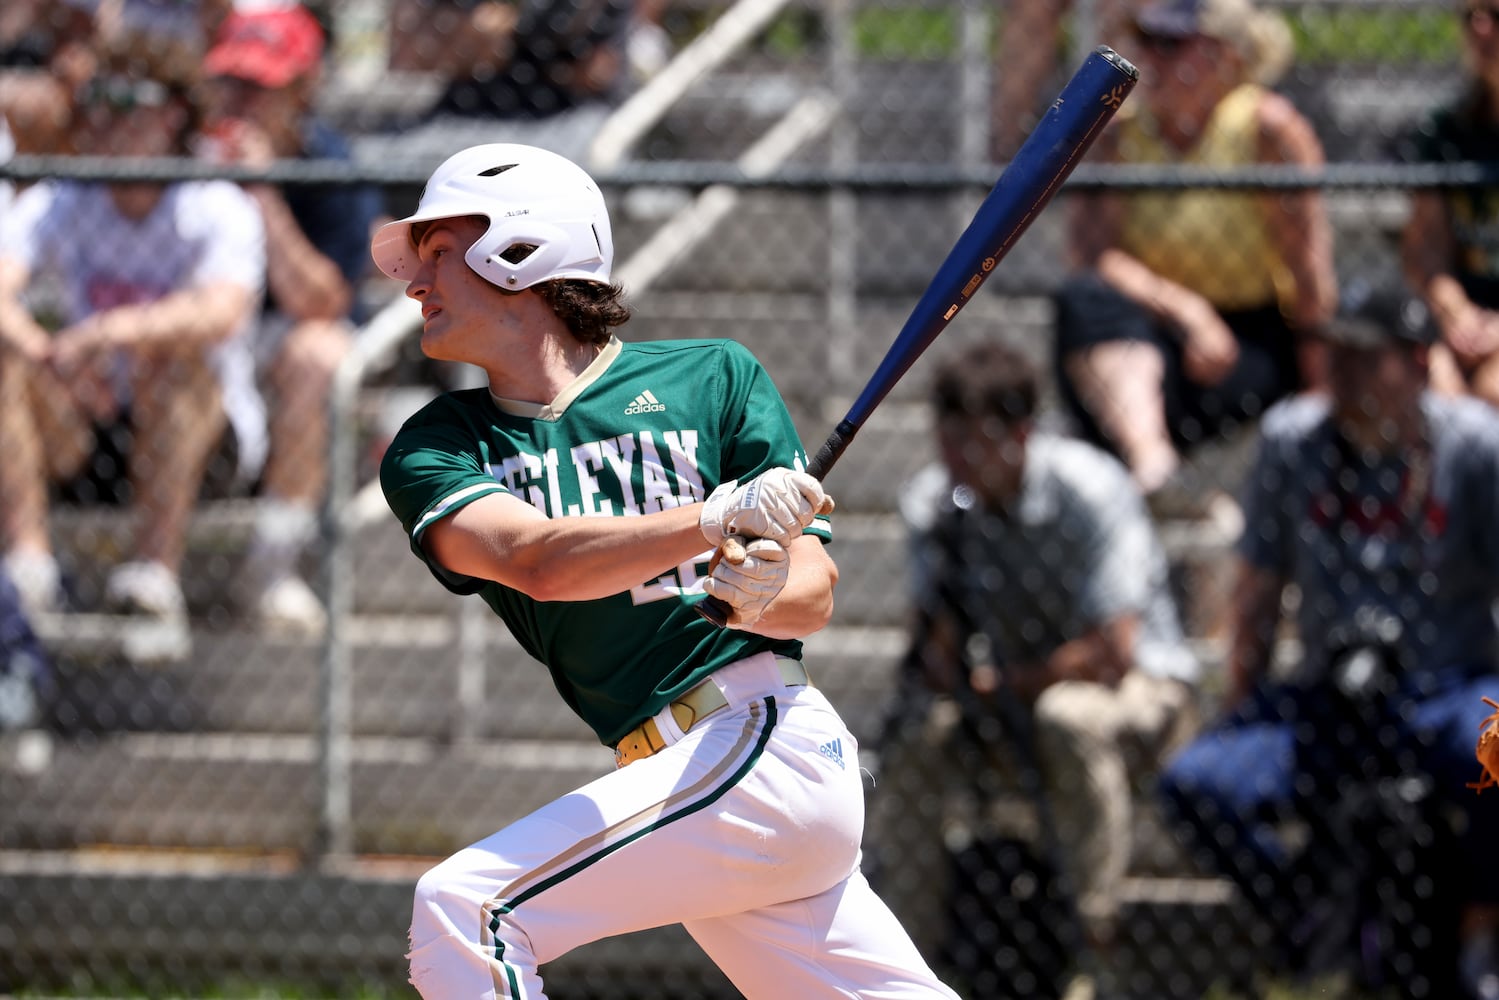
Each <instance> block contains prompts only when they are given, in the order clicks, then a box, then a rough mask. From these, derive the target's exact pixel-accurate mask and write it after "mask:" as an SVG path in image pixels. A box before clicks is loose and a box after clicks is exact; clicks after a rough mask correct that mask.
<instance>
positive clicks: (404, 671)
mask: <svg viewBox="0 0 1499 1000" xmlns="http://www.w3.org/2000/svg"><path fill="white" fill-rule="evenodd" d="M464 627H466V626H464V625H461V624H460V623H459V622H457V621H454V620H452V619H447V618H432V619H423V618H416V617H410V616H408V617H405V618H400V619H394V618H382V617H359V618H357V619H355V620H354V621H353V622H352V623H351V624H350V633H351V635H352V636H353V637H354V646H353V648H352V650H351V652H350V668H351V679H350V684H351V694H352V732H353V734H354V735H355V736H358V737H390V738H409V739H427V740H431V741H434V742H448V741H461V740H463V739H466V738H477V739H491V740H501V739H526V740H567V741H576V742H578V743H580V744H585V745H587V744H593V743H596V739H595V737H594V734H593V732H592V730H590V729H588V727H587V726H585V725H584V724H583V722H582V721H581V720H579V719H578V718H577V716H576V715H574V714H573V712H572V710H571V709H569V708H568V707H567V705H566V704H565V703H564V702H563V700H562V699H561V698H560V697H558V695H557V692H556V690H555V688H554V687H553V685H552V681H551V677H550V676H549V675H548V674H547V672H546V671H545V670H544V669H543V668H542V666H541V665H540V664H539V663H536V662H535V661H534V660H532V659H531V658H530V657H529V656H528V655H527V654H525V653H524V652H523V651H522V650H521V648H520V646H519V645H518V644H517V643H516V642H515V641H514V640H513V639H511V638H510V637H509V635H508V634H506V633H504V632H503V630H502V629H501V628H500V627H499V625H498V623H494V622H491V621H489V620H487V617H486V618H485V619H479V620H478V622H477V625H476V626H467V627H475V628H476V632H475V633H474V634H473V635H472V636H464V635H462V634H461V630H462V629H463V628H464ZM904 642H905V636H904V632H903V630H902V629H899V628H896V627H888V628H877V627H868V626H838V625H835V626H832V627H830V628H829V629H827V630H825V631H824V632H822V633H819V634H818V635H815V636H812V637H810V638H809V639H808V640H807V642H806V658H807V662H808V665H809V668H810V669H811V671H812V673H813V675H814V677H815V680H816V683H817V684H818V686H819V687H820V688H822V689H823V691H824V692H826V693H827V695H828V697H829V698H830V699H831V700H832V701H833V702H834V704H835V705H837V706H838V708H839V709H840V711H841V712H842V713H843V715H844V717H845V719H846V721H847V722H848V724H849V726H850V728H851V729H853V731H854V734H855V735H856V736H858V737H859V738H860V739H865V738H868V737H870V736H872V735H873V734H874V733H875V732H877V730H878V726H879V721H880V719H881V718H882V717H883V714H884V712H885V711H886V710H887V708H888V706H889V701H890V698H891V695H892V692H893V689H894V681H895V673H896V665H897V663H898V662H899V657H900V654H901V652H902V650H903V649H904ZM324 655H325V649H324V646H323V645H322V643H320V642H318V641H314V640H307V639H276V638H267V637H264V636H261V635H259V634H256V633H254V632H249V631H245V630H224V631H199V632H198V633H197V634H195V635H194V637H193V652H192V655H191V656H188V657H185V658H183V659H180V660H175V661H171V662H161V663H146V664H139V663H135V662H132V661H130V660H129V659H128V658H111V659H104V660H91V661H83V662H74V661H71V660H68V659H60V660H59V665H58V668H57V671H58V675H59V677H58V680H59V689H60V690H59V698H58V705H57V706H56V707H55V708H54V712H53V714H54V716H55V718H56V726H55V728H57V729H59V730H61V731H63V732H65V733H80V734H97V733H105V732H121V731H125V732H177V733H183V732H196V733H217V734H236V733H243V734H246V735H249V736H252V737H253V736H274V735H282V736H305V735H310V734H313V733H316V732H318V727H319V716H320V711H321V704H322V701H321V699H322V693H321V687H320V685H321V671H322V667H323V659H324Z"/></svg>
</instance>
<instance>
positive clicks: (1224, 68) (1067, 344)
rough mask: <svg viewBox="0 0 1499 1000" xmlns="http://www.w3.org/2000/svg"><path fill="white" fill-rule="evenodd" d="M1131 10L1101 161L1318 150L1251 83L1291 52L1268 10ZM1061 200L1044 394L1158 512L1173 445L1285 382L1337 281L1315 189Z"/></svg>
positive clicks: (1193, 439) (1250, 411)
mask: <svg viewBox="0 0 1499 1000" xmlns="http://www.w3.org/2000/svg"><path fill="white" fill-rule="evenodd" d="M1132 25H1133V31H1134V36H1135V37H1134V40H1133V42H1132V43H1130V44H1131V46H1132V48H1131V49H1130V51H1132V52H1133V51H1137V52H1138V53H1139V62H1140V90H1141V97H1140V98H1138V100H1139V101H1140V103H1138V104H1134V103H1130V104H1127V105H1126V106H1125V108H1124V110H1123V111H1122V112H1121V116H1120V117H1119V118H1117V119H1116V120H1115V122H1114V123H1113V127H1111V128H1110V129H1109V130H1108V131H1107V132H1106V133H1105V134H1104V135H1103V136H1101V137H1100V145H1099V154H1100V155H1101V156H1102V157H1103V158H1105V159H1108V160H1112V161H1113V162H1117V163H1128V164H1150V165H1161V166H1178V165H1179V166H1182V167H1186V168H1198V169H1209V170H1211V169H1224V170H1232V169H1235V168H1241V167H1247V166H1251V165H1255V164H1261V163H1269V164H1292V165H1296V166H1300V167H1307V168H1312V167H1316V166H1318V165H1320V164H1321V163H1322V162H1323V153H1322V148H1321V145H1320V144H1319V142H1318V140H1317V137H1316V135H1315V133H1314V132H1313V130H1312V127H1311V125H1310V123H1309V122H1308V121H1307V120H1306V118H1305V117H1304V116H1303V115H1302V114H1301V113H1300V112H1299V111H1298V110H1297V109H1296V108H1295V107H1294V106H1293V105H1292V104H1291V103H1290V102H1289V101H1288V100H1286V98H1284V97H1283V96H1281V95H1279V94H1276V93H1274V92H1273V91H1271V90H1270V89H1269V83H1270V81H1273V80H1274V79H1276V78H1277V77H1278V76H1279V74H1280V73H1281V72H1282V71H1284V69H1285V68H1286V66H1287V64H1288V63H1289V60H1290V56H1291V38H1290V32H1289V29H1288V28H1287V26H1286V24H1285V22H1284V21H1283V20H1282V19H1281V18H1280V17H1279V16H1278V15H1276V14H1272V13H1269V12H1266V11H1262V10H1259V9H1257V8H1255V7H1254V6H1253V5H1252V4H1251V3H1250V2H1249V0H1163V2H1155V3H1147V4H1145V5H1144V6H1142V7H1140V8H1139V9H1138V10H1137V11H1136V13H1135V16H1134V20H1133V22H1132ZM1076 209H1077V211H1076V212H1075V214H1074V216H1073V225H1072V250H1073V254H1074V257H1075V260H1076V263H1077V265H1078V267H1079V270H1078V272H1077V273H1075V274H1074V275H1073V276H1072V277H1070V278H1069V279H1068V280H1067V281H1066V282H1065V283H1064V284H1063V287H1062V288H1061V290H1060V291H1059V293H1058V296H1057V336H1056V342H1055V350H1056V360H1057V366H1058V375H1059V378H1060V382H1061V385H1060V388H1061V395H1062V398H1063V399H1064V401H1065V402H1066V403H1067V405H1068V408H1069V409H1070V410H1071V412H1072V415H1073V416H1074V417H1075V418H1076V420H1077V423H1078V425H1079V428H1080V430H1081V432H1082V433H1083V435H1084V436H1085V437H1087V438H1089V439H1090V440H1092V441H1094V442H1095V443H1098V444H1101V445H1103V446H1105V447H1107V448H1109V449H1110V450H1112V451H1114V452H1115V453H1116V454H1117V455H1119V456H1120V457H1121V458H1122V459H1124V461H1125V464H1126V465H1127V466H1128V467H1129V469H1130V472H1131V473H1132V475H1133V476H1134V478H1135V481H1136V482H1137V483H1138V484H1139V485H1140V488H1141V489H1142V491H1144V493H1145V494H1146V497H1147V500H1148V501H1149V502H1150V503H1151V505H1152V507H1153V508H1154V509H1156V510H1157V511H1158V512H1159V511H1163V510H1165V509H1168V508H1170V507H1174V506H1176V501H1177V500H1178V499H1190V496H1188V494H1192V493H1193V492H1194V490H1193V489H1192V488H1191V487H1192V486H1193V484H1191V483H1190V481H1187V482H1186V483H1185V484H1184V482H1183V480H1184V479H1185V476H1184V475H1183V474H1181V473H1180V472H1179V470H1180V469H1181V465H1182V455H1183V454H1184V453H1185V452H1186V451H1187V450H1189V449H1191V448H1192V447H1194V446H1195V445H1197V444H1199V443H1201V442H1203V441H1206V440H1209V439H1212V438H1215V437H1218V436H1221V435H1224V434H1228V433H1231V432H1232V431H1233V430H1234V429H1235V428H1236V427H1238V426H1240V425H1243V424H1246V423H1249V422H1251V421H1252V420H1254V419H1255V418H1257V417H1258V415H1259V414H1260V413H1261V412H1263V410H1264V408H1265V407H1267V406H1269V405H1270V404H1271V403H1273V402H1274V401H1275V400H1277V399H1279V398H1281V397H1282V396H1285V395H1286V394H1288V393H1290V392H1293V391H1295V390H1296V389H1297V388H1299V387H1300V386H1301V384H1302V378H1303V373H1302V371H1301V360H1300V358H1299V356H1298V355H1299V347H1298V341H1299V338H1300V337H1301V335H1302V334H1304V333H1305V332H1306V331H1309V330H1311V329H1313V328H1315V327H1316V326H1317V325H1318V324H1320V323H1321V322H1322V321H1323V320H1324V319H1326V318H1327V316H1328V315H1329V314H1330V313H1331V311H1332V308H1333V305H1334V303H1335V300H1336V295H1337V293H1336V281H1335V275H1334V271H1333V266H1332V236H1331V227H1330V225H1329V222H1328V219H1327V215H1326V212H1325V211H1324V207H1323V202H1322V199H1321V197H1320V195H1319V194H1318V193H1317V192H1315V191H1304V192H1290V193H1286V192H1272V193H1258V192H1246V191H1217V190H1207V189H1191V188H1187V189H1169V190H1160V191H1148V192H1137V193H1128V194H1121V193H1118V192H1112V193H1101V194H1098V195H1095V196H1089V197H1084V198H1080V199H1079V200H1078V201H1077V202H1076ZM1184 485H1185V486H1186V487H1188V488H1186V489H1180V488H1175V487H1182V486H1184Z"/></svg>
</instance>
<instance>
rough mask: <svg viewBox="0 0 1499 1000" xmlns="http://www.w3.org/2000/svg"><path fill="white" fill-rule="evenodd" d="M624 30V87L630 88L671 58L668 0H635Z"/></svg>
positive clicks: (634, 86) (642, 82)
mask: <svg viewBox="0 0 1499 1000" xmlns="http://www.w3.org/2000/svg"><path fill="white" fill-rule="evenodd" d="M633 7H634V11H633V12H632V14H631V16H630V24H629V28H628V29H627V30H626V32H625V63H626V71H627V72H626V88H625V89H630V90H633V89H635V88H636V87H640V86H642V85H643V84H645V83H646V81H648V80H650V78H651V77H653V76H655V75H656V74H657V73H659V72H660V71H661V70H662V69H664V68H665V67H666V64H667V63H668V62H670V61H671V56H672V48H673V45H672V40H671V34H670V33H669V32H668V31H667V30H666V25H665V23H664V22H665V20H666V7H667V0H634V4H633Z"/></svg>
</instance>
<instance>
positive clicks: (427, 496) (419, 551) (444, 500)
mask: <svg viewBox="0 0 1499 1000" xmlns="http://www.w3.org/2000/svg"><path fill="white" fill-rule="evenodd" d="M441 405H442V403H441V400H439V401H437V402H435V403H432V404H429V405H428V407H427V408H426V409H424V410H422V411H421V412H419V413H418V414H417V415H416V416H415V417H413V418H412V419H411V420H410V421H408V422H407V423H406V426H404V427H402V428H401V430H400V432H399V433H398V434H397V435H396V437H395V439H394V440H393V441H392V442H391V444H390V447H389V448H388V449H387V450H386V452H385V457H384V458H383V459H382V460H381V462H380V488H381V490H382V491H383V492H384V493H385V502H386V503H387V504H388V505H389V506H390V509H391V512H392V513H394V514H395V515H396V517H397V518H398V519H400V522H401V527H402V528H404V529H405V531H406V537H407V539H408V541H409V542H410V544H411V551H412V552H414V553H415V554H416V556H417V558H418V559H420V560H422V562H424V563H426V565H427V568H428V569H430V570H431V571H432V575H433V576H435V577H437V579H438V581H439V582H440V583H442V585H443V586H444V587H447V588H448V589H449V590H451V591H453V592H454V593H458V594H472V593H476V592H478V591H479V590H480V589H481V588H482V587H483V586H484V581H482V580H477V579H475V578H473V577H468V576H463V575H461V574H457V573H452V572H450V571H448V570H446V569H444V568H443V567H442V566H441V565H440V564H438V563H437V562H436V561H435V560H434V559H432V558H431V557H429V556H428V554H427V552H426V549H425V547H424V546H423V545H422V537H423V535H424V534H425V533H426V530H427V528H428V527H429V526H431V525H432V524H433V522H435V521H437V520H438V519H440V518H443V517H446V516H448V515H449V514H452V513H454V512H455V511H458V510H461V509H463V508H464V507H466V506H467V505H469V504H471V503H473V502H474V501H475V500H477V499H479V498H480V497H483V496H489V495H490V494H492V493H504V492H507V491H506V489H505V487H504V486H503V485H502V484H501V483H500V482H499V481H498V480H496V479H495V478H494V476H492V475H490V474H489V472H488V471H487V470H486V469H485V468H484V464H483V461H482V460H481V459H480V457H479V455H478V453H477V452H476V451H475V449H474V446H473V443H472V442H471V441H468V440H466V439H465V438H464V436H463V435H462V434H461V433H459V432H458V429H457V428H456V427H452V426H445V425H444V424H442V423H441V422H439V421H435V420H433V419H431V418H432V417H433V415H434V409H435V408H439V407H441Z"/></svg>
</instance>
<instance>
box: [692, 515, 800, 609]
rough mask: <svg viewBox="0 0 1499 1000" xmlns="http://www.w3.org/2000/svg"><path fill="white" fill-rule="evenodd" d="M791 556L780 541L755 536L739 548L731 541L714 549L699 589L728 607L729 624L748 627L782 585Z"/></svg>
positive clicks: (773, 598) (767, 605)
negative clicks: (705, 576) (729, 611)
mask: <svg viewBox="0 0 1499 1000" xmlns="http://www.w3.org/2000/svg"><path fill="white" fill-rule="evenodd" d="M790 572H791V557H790V553H788V552H787V551H786V548H785V546H783V545H781V543H779V542H776V541H772V540H771V539H769V538H756V539H754V540H753V541H751V542H750V543H749V544H748V545H745V546H743V547H742V548H741V547H739V546H737V545H736V544H735V543H734V542H730V543H729V545H728V546H726V547H724V548H721V549H719V550H718V552H716V553H714V555H713V560H712V562H710V563H709V564H708V579H707V580H705V581H703V590H704V591H706V592H707V593H709V594H711V595H712V596H714V597H716V598H718V599H719V600H720V601H723V602H724V603H725V604H727V605H728V606H729V607H730V608H731V609H732V613H731V614H730V615H729V620H728V622H727V624H728V626H729V628H741V629H742V628H749V627H750V626H751V625H753V624H755V622H757V621H759V620H760V618H761V616H762V615H764V614H765V609H766V608H768V607H770V602H771V601H773V600H775V599H776V597H777V596H779V595H780V593H781V588H783V587H785V586H786V578H787V576H788V574H789V573H790Z"/></svg>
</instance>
